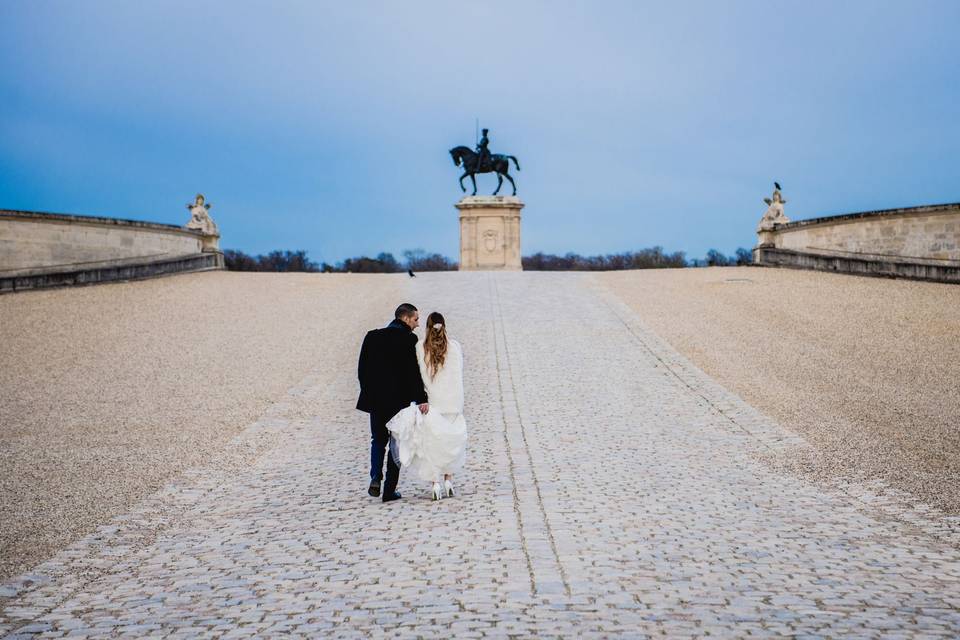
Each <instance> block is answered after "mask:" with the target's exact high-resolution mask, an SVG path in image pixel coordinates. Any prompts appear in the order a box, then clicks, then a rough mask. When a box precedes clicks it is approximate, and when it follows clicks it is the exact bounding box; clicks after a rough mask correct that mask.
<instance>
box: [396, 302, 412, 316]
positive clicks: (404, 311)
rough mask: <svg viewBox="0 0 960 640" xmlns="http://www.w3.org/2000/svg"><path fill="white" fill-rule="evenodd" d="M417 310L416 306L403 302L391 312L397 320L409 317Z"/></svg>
mask: <svg viewBox="0 0 960 640" xmlns="http://www.w3.org/2000/svg"><path fill="white" fill-rule="evenodd" d="M416 312H417V308H416V307H415V306H413V305H412V304H410V303H409V302H404V303H403V304H402V305H400V306H399V307H397V310H396V311H394V312H393V317H394V318H396V319H397V320H403V319H404V318H409V317H410V316H412V315H413V314H415V313H416Z"/></svg>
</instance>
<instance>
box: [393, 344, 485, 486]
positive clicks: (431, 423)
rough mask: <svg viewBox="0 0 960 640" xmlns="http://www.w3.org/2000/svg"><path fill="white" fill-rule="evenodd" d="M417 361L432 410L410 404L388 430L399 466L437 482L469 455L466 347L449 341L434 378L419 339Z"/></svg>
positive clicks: (396, 416) (456, 467) (458, 467)
mask: <svg viewBox="0 0 960 640" xmlns="http://www.w3.org/2000/svg"><path fill="white" fill-rule="evenodd" d="M417 361H418V362H419V364H420V376H421V377H422V378H423V385H424V387H425V388H426V391H427V402H428V403H429V404H430V410H429V411H428V412H427V414H426V415H423V414H421V413H420V411H419V409H417V405H416V404H411V405H410V406H409V407H407V408H406V409H404V410H402V411H401V412H400V413H398V414H397V415H395V416H394V417H393V418H391V419H390V421H389V422H388V423H387V429H389V430H390V434H391V435H392V436H393V439H394V442H395V443H396V447H397V453H398V456H397V457H398V458H399V460H400V465H401V466H402V467H404V468H408V469H411V470H412V471H413V472H414V473H415V474H416V475H417V477H419V478H420V479H421V480H423V481H424V482H437V481H439V480H442V478H443V475H444V474H447V473H455V472H456V471H458V470H460V469H461V468H462V467H463V463H464V459H465V457H466V447H467V423H466V421H465V420H464V419H463V350H462V349H461V347H460V343H458V342H457V341H456V340H450V341H449V342H448V343H447V356H446V358H445V359H444V363H443V366H442V367H441V368H440V370H439V371H437V375H435V376H433V377H431V376H430V372H429V371H428V370H427V364H426V362H425V361H424V356H423V345H422V344H420V343H419V342H418V343H417Z"/></svg>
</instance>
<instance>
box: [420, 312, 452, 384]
mask: <svg viewBox="0 0 960 640" xmlns="http://www.w3.org/2000/svg"><path fill="white" fill-rule="evenodd" d="M446 358H447V322H446V320H444V319H443V314H441V313H440V312H438V311H434V312H432V313H431V314H430V315H429V316H427V335H426V337H425V338H424V340H423V359H424V361H426V363H427V371H428V372H429V373H430V378H431V379H432V378H434V377H435V376H436V375H437V371H440V367H442V366H443V361H444V360H445V359H446Z"/></svg>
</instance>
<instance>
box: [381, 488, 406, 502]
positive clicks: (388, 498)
mask: <svg viewBox="0 0 960 640" xmlns="http://www.w3.org/2000/svg"><path fill="white" fill-rule="evenodd" d="M402 497H403V496H402V495H400V492H399V491H394V492H393V495H389V496H383V501H384V502H393V501H394V500H399V499H400V498H402Z"/></svg>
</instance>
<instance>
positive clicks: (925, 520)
mask: <svg viewBox="0 0 960 640" xmlns="http://www.w3.org/2000/svg"><path fill="white" fill-rule="evenodd" d="M600 297H601V299H602V300H603V302H604V304H606V305H607V307H608V308H609V309H610V310H611V311H612V312H613V314H614V315H615V316H616V317H617V320H619V321H620V322H621V323H622V324H623V326H625V327H626V328H627V331H629V333H630V335H631V336H632V337H633V338H634V339H635V340H636V341H637V342H638V343H640V344H641V345H642V346H643V348H644V349H646V350H647V351H648V352H649V353H650V355H652V356H653V357H654V358H656V359H657V361H658V362H659V363H660V364H662V365H663V366H664V368H666V370H667V371H668V372H670V374H672V375H673V376H674V377H675V378H676V379H677V380H679V381H680V382H681V383H682V384H683V386H685V387H686V388H687V389H689V390H690V392H691V393H692V394H694V395H696V396H698V397H700V398H702V399H703V400H704V401H705V402H706V403H707V405H708V406H709V407H710V408H711V409H713V410H714V411H715V412H716V413H717V414H719V415H721V416H723V418H725V419H726V420H728V421H730V422H731V423H732V424H734V425H735V426H736V427H737V428H738V429H740V430H741V431H743V432H744V433H746V434H747V435H748V436H750V437H751V438H752V439H753V440H754V441H755V442H758V443H760V444H762V445H763V446H764V447H766V448H767V450H769V451H771V452H773V451H776V450H777V447H774V446H772V445H771V444H770V443H769V442H767V441H766V440H765V439H764V438H763V437H761V436H760V435H758V434H757V433H754V432H753V431H751V430H750V429H748V428H747V427H745V426H743V425H742V424H740V423H739V422H737V421H736V420H734V419H733V418H732V417H730V416H729V415H727V413H726V412H724V411H723V409H721V408H720V407H719V406H717V404H716V403H714V402H713V401H712V400H710V398H708V397H707V396H706V395H704V394H703V393H701V392H699V391H697V390H696V389H695V388H694V387H693V386H691V385H690V383H688V382H687V381H686V380H684V379H683V377H682V376H681V375H680V374H679V373H677V369H678V368H680V369H681V370H685V368H684V367H683V366H682V365H679V366H678V365H672V364H670V363H668V362H667V361H666V360H664V359H663V358H662V357H660V354H658V353H657V352H656V350H655V349H654V348H653V347H651V346H650V345H649V344H648V343H647V341H645V340H644V339H643V338H642V337H641V336H640V335H639V333H638V332H637V330H636V329H635V328H634V327H633V326H631V323H630V322H628V321H627V319H625V318H624V317H623V314H621V313H620V311H618V310H617V306H621V307H622V308H625V309H626V313H628V314H630V315H633V314H634V312H633V310H632V309H629V307H626V305H624V303H623V302H621V301H620V300H619V299H618V298H617V297H616V295H615V294H613V293H612V292H611V291H609V289H607V288H606V287H603V295H602V296H600ZM614 301H615V302H614ZM633 320H634V322H638V320H636V319H635V318H634V319H633ZM693 366H696V365H693ZM703 375H706V374H703ZM731 393H732V392H731ZM734 395H735V394H734ZM738 398H739V397H738ZM740 401H741V402H744V403H746V401H745V400H743V399H742V398H741V399H740ZM767 419H768V420H771V421H772V422H773V423H774V424H776V423H775V421H773V420H772V418H769V417H767ZM780 428H783V427H780ZM791 436H792V438H794V439H796V441H799V442H802V443H803V444H805V445H807V446H811V445H810V443H809V442H808V441H807V440H806V438H804V437H803V436H801V435H799V434H795V433H792V432H791ZM829 486H830V488H831V489H833V490H835V491H838V492H839V493H840V494H842V495H843V496H845V497H846V498H847V499H848V500H851V501H853V502H854V503H856V504H857V505H859V506H860V509H862V510H863V511H864V512H865V513H867V514H868V515H869V516H870V517H871V518H875V519H882V518H887V519H889V520H892V521H894V522H897V523H898V524H900V525H902V526H906V527H907V528H908V529H909V530H910V531H911V532H913V533H915V534H923V535H926V536H930V537H932V538H934V539H936V540H938V541H940V542H942V543H945V544H948V545H950V546H952V547H954V548H960V527H958V526H957V525H956V524H955V523H956V522H957V519H956V518H952V517H949V516H946V515H945V514H942V513H940V514H939V515H937V516H931V515H929V513H926V512H925V511H927V509H926V508H925V507H926V505H923V504H921V505H920V508H919V509H916V508H915V507H914V505H912V504H911V501H910V499H909V498H908V499H907V500H906V501H903V500H902V499H897V498H888V497H886V496H885V493H886V491H887V490H889V486H887V485H886V484H885V483H883V485H882V488H881V489H880V493H879V494H878V493H876V492H875V491H872V490H869V489H867V488H865V487H861V488H859V489H857V488H855V489H854V490H853V491H851V490H850V489H849V488H848V486H849V483H847V482H840V483H831V484H830V485H829ZM934 511H937V510H934ZM881 516H882V518H881Z"/></svg>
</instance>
